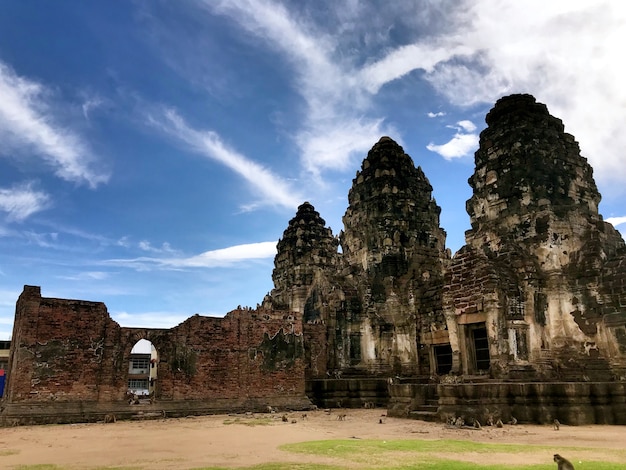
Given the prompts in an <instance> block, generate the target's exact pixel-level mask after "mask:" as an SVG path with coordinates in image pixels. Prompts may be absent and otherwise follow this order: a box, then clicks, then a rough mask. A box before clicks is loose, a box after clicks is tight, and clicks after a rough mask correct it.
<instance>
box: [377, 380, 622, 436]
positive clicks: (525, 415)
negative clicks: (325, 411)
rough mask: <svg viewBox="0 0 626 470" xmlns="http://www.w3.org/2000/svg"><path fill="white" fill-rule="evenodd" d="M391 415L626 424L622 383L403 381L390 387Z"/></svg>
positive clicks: (540, 422) (442, 418)
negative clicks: (441, 382) (437, 382)
mask: <svg viewBox="0 0 626 470" xmlns="http://www.w3.org/2000/svg"><path fill="white" fill-rule="evenodd" d="M389 394H390V398H389V405H388V409H389V411H388V414H389V416H395V417H407V418H417V419H422V418H420V414H424V413H423V412H424V410H425V408H424V407H429V410H428V411H430V414H425V416H427V418H428V419H430V420H433V419H434V417H433V415H432V411H434V408H433V407H434V403H436V404H437V410H436V417H437V419H438V420H440V421H446V420H447V419H448V418H455V417H462V418H464V420H465V422H466V423H467V422H470V423H471V422H473V420H474V419H477V420H478V421H480V422H481V423H483V424H485V423H486V422H487V421H488V419H490V418H491V419H492V420H493V421H494V422H495V421H497V420H498V419H501V420H502V421H503V422H505V423H507V422H509V421H510V420H512V418H513V417H515V419H516V420H517V421H518V422H520V423H535V424H549V423H552V422H553V421H554V420H555V419H558V420H559V421H560V422H561V423H563V424H568V425H583V424H620V425H624V424H626V382H584V383H581V382H528V383H518V382H493V381H487V382H484V383H459V384H420V383H403V384H391V385H390V386H389Z"/></svg>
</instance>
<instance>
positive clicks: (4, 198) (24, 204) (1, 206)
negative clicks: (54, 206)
mask: <svg viewBox="0 0 626 470" xmlns="http://www.w3.org/2000/svg"><path fill="white" fill-rule="evenodd" d="M33 186H34V184H33V183H32V182H27V183H22V184H19V185H15V186H13V187H12V188H8V189H7V188H0V210H1V211H3V212H6V213H7V218H8V220H10V221H13V220H16V221H22V220H24V219H26V218H28V217H29V216H31V215H32V214H34V213H36V212H40V211H42V210H44V209H46V208H47V207H48V206H49V205H50V197H49V196H48V194H46V193H45V192H43V191H38V190H36V189H34V188H33Z"/></svg>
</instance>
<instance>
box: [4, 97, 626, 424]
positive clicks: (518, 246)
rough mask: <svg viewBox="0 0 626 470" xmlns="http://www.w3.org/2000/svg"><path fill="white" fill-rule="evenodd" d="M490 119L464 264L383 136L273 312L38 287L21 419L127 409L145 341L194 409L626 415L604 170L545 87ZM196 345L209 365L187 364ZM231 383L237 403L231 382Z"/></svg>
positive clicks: (619, 242) (301, 257) (422, 186)
mask: <svg viewBox="0 0 626 470" xmlns="http://www.w3.org/2000/svg"><path fill="white" fill-rule="evenodd" d="M486 121H487V125H488V127H487V128H486V129H485V130H484V131H483V132H482V133H481V136H480V144H479V148H478V150H477V151H476V153H475V171H474V174H473V175H472V176H471V177H470V179H469V184H470V186H471V187H472V189H473V194H472V197H471V198H470V199H469V200H468V201H467V212H468V214H469V217H470V222H471V229H470V230H468V231H467V232H466V234H465V238H466V244H465V245H464V246H463V247H462V248H461V249H460V250H459V251H458V252H457V253H455V254H454V255H452V254H451V253H450V251H449V250H447V249H446V246H445V237H446V233H445V231H444V230H443V228H442V227H440V222H439V213H440V208H439V207H438V206H437V203H436V201H435V200H434V199H433V197H432V187H431V185H430V183H429V181H428V179H427V177H426V175H425V174H424V172H423V171H422V170H421V168H420V167H419V166H417V167H416V166H415V164H414V162H413V160H412V158H411V157H410V156H409V155H407V154H406V153H405V152H404V150H403V149H402V147H400V146H399V145H398V144H397V143H396V142H394V141H393V140H392V139H391V138H389V137H382V138H381V139H380V140H379V141H378V143H376V144H375V145H374V146H373V148H372V149H371V150H370V152H369V153H368V155H367V157H366V158H365V159H364V160H363V163H362V165H361V169H360V170H359V171H357V173H356V176H355V178H354V180H353V184H352V188H351V189H350V192H349V194H348V208H347V210H346V212H345V215H344V217H343V224H344V228H343V230H342V231H341V232H340V233H339V234H333V233H332V231H331V230H330V229H329V228H327V227H326V226H325V221H324V220H323V218H322V217H321V216H320V214H319V213H318V212H317V211H316V210H315V208H314V207H313V206H312V205H311V204H309V203H307V202H305V203H304V204H302V205H301V206H300V207H299V208H298V211H297V213H296V215H295V217H294V218H293V219H292V220H290V221H289V225H288V227H287V228H286V230H285V231H284V234H283V237H282V238H281V240H280V241H279V242H278V247H277V248H278V253H277V255H276V258H275V269H274V272H273V274H272V279H273V281H274V289H273V290H272V291H271V292H270V293H269V294H268V295H267V296H266V297H265V299H263V302H262V306H259V307H258V308H257V309H256V310H250V309H247V310H244V311H237V312H231V313H230V314H228V315H227V316H226V317H225V318H224V319H210V318H206V317H198V316H195V317H191V318H190V319H189V320H187V321H186V322H185V323H183V324H181V325H179V326H178V327H176V328H174V329H171V330H146V329H144V330H138V329H129V328H122V327H119V325H117V324H115V322H112V320H110V319H108V315H105V314H104V313H103V312H100V313H99V314H98V315H97V316H98V321H97V322H96V323H92V322H88V323H86V322H87V320H86V319H87V318H88V317H89V315H92V314H93V311H92V310H93V309H95V310H102V309H104V312H105V311H106V309H105V307H104V306H103V305H102V304H98V305H99V306H98V307H93V308H92V307H89V308H87V307H80V308H78V307H77V305H79V304H80V301H61V300H58V299H56V300H54V301H51V300H50V299H42V298H41V296H40V294H39V293H38V291H37V292H35V291H34V290H33V289H36V288H32V287H27V288H25V291H24V293H23V294H22V297H20V300H19V301H18V306H17V311H16V321H15V329H14V335H13V343H12V355H11V360H10V366H9V381H8V387H7V390H8V393H7V394H6V397H5V399H4V405H3V406H4V407H5V411H4V412H3V415H2V416H3V419H4V422H5V423H6V420H7V419H8V418H7V417H8V416H12V417H14V418H15V419H23V418H20V417H21V416H23V415H24V413H26V411H24V410H26V409H27V408H26V406H25V405H29V406H30V405H32V404H37V406H40V408H41V409H50V410H52V411H51V412H54V411H55V410H57V411H58V409H57V408H55V405H54V403H55V401H54V400H61V401H66V402H72V403H73V404H74V405H73V406H79V405H77V404H78V403H80V404H81V405H80V406H83V407H85V406H86V405H84V403H86V402H88V403H90V404H91V405H90V406H92V407H95V408H93V409H92V408H90V410H92V411H91V415H89V416H96V415H98V410H100V412H104V410H109V409H115V410H117V413H123V411H124V410H125V408H124V405H123V404H122V402H123V398H124V397H123V394H124V383H123V377H122V376H123V374H120V369H119V367H118V366H116V364H121V363H124V361H126V360H127V357H128V354H129V352H130V348H131V347H132V345H131V343H132V342H133V341H134V340H136V339H137V338H140V337H146V338H148V339H150V340H151V341H153V342H154V343H155V344H156V345H157V347H158V348H159V349H160V350H162V351H163V356H162V357H163V358H164V359H163V362H164V363H165V364H167V367H169V368H166V369H165V370H166V371H167V372H166V373H165V375H164V376H163V378H161V376H159V381H160V382H161V383H162V385H160V387H159V388H158V392H156V393H155V400H156V402H158V404H153V405H152V406H153V407H156V408H158V409H163V410H165V409H167V410H169V411H170V412H173V413H177V414H184V413H202V412H211V411H215V410H218V409H219V410H221V409H225V408H229V406H227V405H226V403H227V402H228V403H230V405H231V406H230V408H236V409H245V408H246V407H247V408H248V409H251V408H263V407H264V406H280V405H282V406H287V407H306V406H307V403H308V404H309V405H310V404H311V403H314V404H316V405H319V406H325V407H327V406H363V405H368V406H386V407H388V413H389V414H390V415H393V416H404V417H413V418H422V419H440V420H443V419H446V418H449V417H458V416H461V417H464V418H466V419H479V420H482V421H487V420H489V419H494V418H496V419H497V418H500V419H502V420H508V419H510V418H511V417H512V416H515V417H516V418H517V419H518V420H519V421H527V422H548V421H552V420H553V419H556V418H558V419H559V420H560V421H561V422H566V423H570V424H582V423H613V424H626V246H625V244H624V240H623V239H622V237H621V236H620V234H619V232H617V231H616V230H615V229H614V228H613V226H611V225H610V224H609V223H607V222H605V221H603V219H602V216H601V215H600V214H599V212H598V204H599V202H600V194H599V193H598V190H597V187H596V185H595V182H594V180H593V174H592V173H593V172H592V169H591V167H590V165H589V164H588V163H587V160H586V159H585V158H584V157H582V156H581V155H580V149H579V146H578V144H577V142H576V141H575V139H574V137H573V136H571V135H569V134H567V133H565V132H564V127H563V124H562V122H561V121H560V120H559V119H557V118H556V117H553V116H551V115H550V114H549V112H548V110H547V108H546V106H545V105H543V104H541V103H537V102H536V100H535V99H534V98H533V97H532V96H530V95H512V96H508V97H504V98H502V99H500V100H499V101H498V102H497V103H496V104H495V106H494V108H493V109H492V110H491V111H490V112H489V113H488V115H487V117H486ZM37 302H38V303H37ZM63 302H69V304H64V303H63ZM72 302H78V304H72ZM35 304H37V307H36V308H35ZM47 305H53V306H52V307H45V306H47ZM80 305H82V304H80ZM46 308H49V309H51V310H54V312H57V313H55V314H54V315H52V316H50V315H49V313H48V312H47V311H46ZM37 309H39V310H37ZM42 309H43V310H42ZM67 318H71V319H72V323H71V324H72V325H74V327H75V328H77V327H78V325H83V326H84V328H85V331H84V332H83V333H82V334H83V336H84V337H83V336H80V335H77V336H76V337H81V338H82V339H81V341H82V343H80V344H81V345H82V348H83V356H84V357H83V356H80V357H78V360H76V359H73V360H72V362H71V364H72V368H73V375H72V378H71V380H70V379H69V378H68V377H69V376H68V377H65V375H66V372H67V371H65V370H64V368H63V367H62V366H61V365H60V362H59V361H57V362H54V359H51V357H56V358H58V357H60V356H62V355H68V354H70V355H72V354H74V355H72V356H71V357H74V358H76V356H75V352H72V351H75V346H76V345H74V346H71V344H74V343H71V341H70V342H68V341H69V338H68V335H70V330H71V327H69V326H68V327H67V328H68V329H67V330H62V332H61V333H59V332H58V329H57V328H56V327H55V326H56V325H57V324H58V323H59V322H66V320H67ZM63 324H64V325H67V323H63ZM192 324H193V326H192ZM86 325H89V326H88V327H87V326H86ZM94 325H99V326H97V327H96V326H94ZM63 332H64V333H63ZM64 335H65V336H64ZM70 336H72V335H70ZM277 338H278V339H277ZM72 341H76V340H75V339H74V338H72ZM70 343H71V344H70ZM92 343H93V344H96V346H93V344H92ZM278 343H280V345H277V344H278ZM51 345H52V346H51ZM90 345H91V346H90ZM50 348H52V349H53V354H51V353H50V351H49V350H50ZM55 348H56V349H55ZM72 348H74V349H72ZM181 354H182V356H180V355H181ZM185 354H188V356H189V357H193V358H194V362H193V363H194V369H193V370H194V374H191V375H190V374H188V373H187V374H186V373H185V372H184V371H185V369H184V367H183V368H182V371H181V370H180V369H181V368H180V365H181V364H182V365H183V366H184V364H187V363H185V362H184V361H183V362H181V361H182V359H180V357H187V356H185ZM179 356H180V357H179ZM46 358H48V359H46ZM50 361H53V362H52V363H51V362H50ZM51 364H53V365H52V366H51ZM81 364H82V366H81ZM175 364H178V367H175V366H174V365H175ZM185 367H186V366H185ZM209 370H210V371H211V373H209V372H208V371H209ZM217 371H219V374H218V375H219V377H218V375H212V374H217ZM244 371H245V373H244ZM60 376H61V377H62V378H63V377H65V378H63V379H62V380H61V379H60V378H59V377H60ZM66 379H67V380H66ZM64 380H65V382H64ZM215 380H219V381H221V382H224V383H228V384H229V386H228V390H229V392H228V394H226V395H221V396H218V395H217V394H216V393H214V390H213V389H212V388H211V387H212V385H211V384H212V383H214V382H213V381H215ZM70 382H71V383H72V386H71V387H69V383H70ZM57 383H61V384H62V385H57ZM63 384H64V385H63ZM231 385H232V387H231ZM59 387H61V388H59ZM68 387H69V388H68ZM54 390H58V391H62V393H58V392H54ZM305 394H306V396H305ZM188 400H190V401H188ZM193 400H197V401H196V402H194V401H193ZM224 400H227V401H224ZM309 400H310V401H309ZM200 402H201V403H203V405H200ZM168 407H169V408H168ZM28 409H29V410H32V409H33V408H32V406H31V407H30V408H28ZM94 410H95V411H94ZM20 413H21V414H20ZM29 413H30V411H29ZM35 414H36V413H35ZM89 416H86V417H84V419H87V418H88V417H89Z"/></svg>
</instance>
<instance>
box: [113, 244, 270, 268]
mask: <svg viewBox="0 0 626 470" xmlns="http://www.w3.org/2000/svg"><path fill="white" fill-rule="evenodd" d="M276 244H277V242H259V243H248V244H244V245H235V246H231V247H228V248H221V249H219V250H212V251H205V252H204V253H201V254H199V255H195V256H190V257H187V258H179V257H162V258H155V257H139V258H133V259H112V260H107V261H104V262H103V264H105V265H109V266H122V267H127V268H132V269H137V270H140V271H146V270H150V269H166V270H167V269H172V270H180V269H186V268H218V267H227V266H232V265H234V264H237V263H242V262H245V261H251V260H259V259H268V258H273V257H274V256H276Z"/></svg>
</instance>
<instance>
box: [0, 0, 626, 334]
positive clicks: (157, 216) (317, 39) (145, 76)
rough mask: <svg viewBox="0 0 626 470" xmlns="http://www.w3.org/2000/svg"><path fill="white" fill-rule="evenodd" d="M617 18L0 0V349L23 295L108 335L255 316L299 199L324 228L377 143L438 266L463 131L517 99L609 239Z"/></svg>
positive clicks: (560, 12) (510, 6) (625, 143)
mask: <svg viewBox="0 0 626 470" xmlns="http://www.w3.org/2000/svg"><path fill="white" fill-rule="evenodd" d="M625 5H626V3H623V2H622V1H621V0H614V1H608V2H598V1H596V0H589V1H575V0H563V1H550V2H546V1H541V2H540V1H535V0H528V1H525V2H511V1H505V0H467V1H463V0H454V1H452V0H441V1H440V0H437V1H434V0H424V1H417V0H416V1H410V0H405V1H402V2H387V1H359V0H343V1H341V0H333V1H329V0H283V1H279V0H232V1H229V0H204V1H202V0H195V1H194V0H180V1H169V2H168V1H158V0H154V1H148V0H145V1H139V0H138V1H126V0H111V1H107V2H70V1H65V2H62V1H60V2H49V1H45V0H29V1H20V2H10V1H0V247H1V248H0V339H8V338H9V337H10V336H11V332H12V322H13V315H14V309H15V301H16V300H17V297H18V295H19V293H20V292H21V290H22V287H23V285H25V284H29V285H40V286H41V287H42V295H43V296H45V297H60V298H73V299H83V300H93V301H102V302H105V303H106V305H107V307H108V309H109V312H110V314H111V316H112V317H113V318H114V319H115V320H116V321H118V322H119V323H120V324H122V325H123V326H152V327H171V326H174V325H176V324H178V323H180V322H181V321H183V320H184V319H185V318H187V317H189V316H191V315H193V314H194V313H200V314H203V315H216V316H222V315H224V314H225V313H227V312H228V311H230V310H232V309H233V308H235V307H237V305H250V306H255V305H256V304H257V302H260V301H261V300H262V298H263V296H264V295H265V294H266V293H267V292H269V291H270V290H271V288H272V280H271V272H272V268H273V257H274V254H275V245H276V242H277V240H278V239H279V237H280V236H281V235H282V232H283V230H284V229H285V228H286V227H287V223H288V221H289V219H291V218H292V217H293V216H294V215H295V211H296V208H297V206H298V205H299V204H301V203H302V202H304V201H310V202H311V203H312V204H313V205H314V206H315V208H316V209H317V210H318V211H319V212H320V214H321V215H322V217H323V218H324V219H325V220H326V222H327V224H328V225H329V226H330V227H331V228H332V229H333V232H334V233H335V234H338V233H339V230H340V229H341V227H342V225H341V217H342V216H343V214H344V212H345V210H346V207H347V194H348V190H349V188H350V186H351V184H352V178H353V177H354V175H355V173H356V171H357V170H358V169H359V168H360V163H361V161H362V160H363V158H364V157H365V156H366V155H367V151H368V150H369V149H370V148H371V147H372V146H373V145H374V143H376V142H377V141H378V139H379V138H380V137H381V136H383V135H389V136H390V137H392V138H393V139H395V140H396V141H397V142H399V143H400V144H401V145H402V146H403V147H404V149H405V151H406V152H407V153H408V154H409V155H411V156H412V157H413V160H414V162H415V163H416V165H420V166H421V167H422V168H423V170H424V172H425V173H426V176H427V177H428V178H429V180H430V182H431V184H432V185H433V187H434V197H435V198H436V200H437V202H438V204H439V205H440V206H441V207H442V214H441V225H442V227H443V228H444V229H445V230H446V231H447V233H448V241H447V245H448V247H449V248H450V249H451V250H452V251H453V252H454V251H456V250H458V249H459V248H460V247H461V246H462V244H463V242H464V231H465V230H467V229H468V228H469V217H468V215H467V213H466V212H465V201H466V200H467V199H468V198H469V196H470V188H469V186H468V184H467V178H468V177H469V176H470V175H471V173H472V171H473V153H474V151H475V150H476V148H477V146H478V134H479V132H480V131H481V130H482V129H483V128H484V126H485V124H484V116H485V114H486V112H487V111H488V110H489V109H490V108H491V107H492V106H493V103H494V102H495V101H496V100H497V99H498V98H499V97H501V96H503V95H506V94H510V93H519V92H524V93H532V94H533V95H535V96H536V97H537V99H538V100H539V101H541V102H543V103H546V104H547V105H548V108H549V110H550V112H551V113H552V114H553V115H555V116H558V117H560V118H561V119H562V120H563V122H564V124H565V128H566V131H567V132H570V133H571V134H573V135H574V136H575V137H576V139H577V140H578V141H579V143H580V146H581V149H582V154H583V155H584V156H586V157H587V158H588V159H589V161H590V163H591V164H592V166H593V167H594V174H595V178H596V182H597V184H598V186H599V189H600V191H601V193H602V195H603V201H602V203H601V206H600V210H601V213H602V214H603V215H604V217H605V219H609V220H611V221H612V222H613V223H614V224H615V225H616V226H617V228H618V229H620V230H621V231H622V233H624V232H626V205H625V204H624V202H623V201H624V200H625V198H624V196H625V195H626V151H625V150H624V149H626V132H624V130H623V125H624V122H625V119H624V118H625V116H626V87H624V85H623V84H624V82H625V77H624V75H625V73H626V69H625V67H624V61H623V45H624V44H626V6H625Z"/></svg>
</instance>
